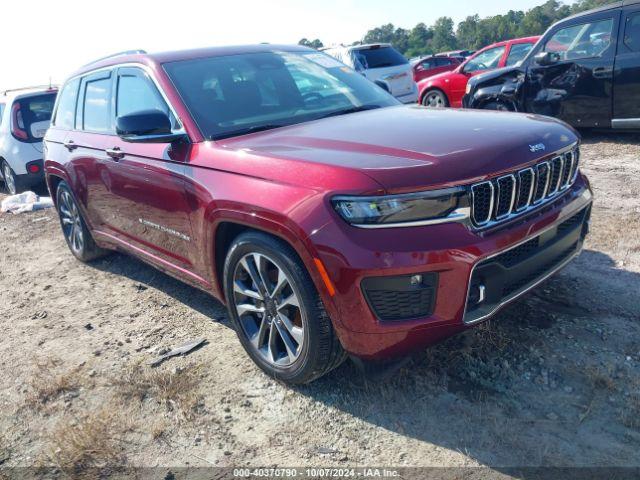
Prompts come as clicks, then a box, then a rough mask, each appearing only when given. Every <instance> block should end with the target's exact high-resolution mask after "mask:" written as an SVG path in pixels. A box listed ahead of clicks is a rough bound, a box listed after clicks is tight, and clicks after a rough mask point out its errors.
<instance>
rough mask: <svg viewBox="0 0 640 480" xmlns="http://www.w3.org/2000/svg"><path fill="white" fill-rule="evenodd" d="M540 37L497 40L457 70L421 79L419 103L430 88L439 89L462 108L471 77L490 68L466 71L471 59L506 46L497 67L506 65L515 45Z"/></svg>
mask: <svg viewBox="0 0 640 480" xmlns="http://www.w3.org/2000/svg"><path fill="white" fill-rule="evenodd" d="M539 39H540V37H525V38H517V39H514V40H508V41H504V42H497V43H494V44H492V45H488V46H486V47H484V48H483V49H481V50H478V51H477V52H476V53H475V54H473V55H472V56H471V57H469V58H467V60H466V61H465V62H463V63H461V64H460V65H459V66H458V67H457V68H456V69H455V70H452V71H449V72H445V73H441V74H439V75H434V76H431V77H429V78H427V79H424V80H421V81H419V82H418V103H422V98H423V96H424V95H425V93H427V92H428V91H429V90H433V89H437V90H442V91H443V92H444V93H445V95H446V96H447V100H448V101H449V106H450V107H453V108H462V97H464V94H465V90H466V88H467V82H468V81H469V79H470V78H471V77H474V76H475V75H478V74H480V73H484V72H488V71H489V70H478V71H472V72H465V71H464V70H465V65H467V63H469V61H470V60H472V59H474V58H476V57H477V56H478V55H481V54H482V53H483V52H486V51H487V50H490V49H492V48H496V47H502V46H504V47H505V51H504V53H503V54H502V58H500V62H499V63H498V66H497V67H496V68H502V67H504V66H505V65H506V62H507V58H508V57H509V53H510V52H511V48H512V47H513V45H519V44H523V43H530V44H531V45H534V44H535V43H536V42H537V41H538V40H539Z"/></svg>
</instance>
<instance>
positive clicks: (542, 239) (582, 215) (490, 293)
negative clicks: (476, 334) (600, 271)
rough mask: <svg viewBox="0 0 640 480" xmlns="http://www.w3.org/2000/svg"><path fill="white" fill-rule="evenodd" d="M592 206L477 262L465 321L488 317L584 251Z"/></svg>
mask: <svg viewBox="0 0 640 480" xmlns="http://www.w3.org/2000/svg"><path fill="white" fill-rule="evenodd" d="M589 215H590V207H587V208H583V209H582V210H581V211H579V212H577V213H575V214H573V215H572V216H571V217H569V218H567V219H565V220H563V221H562V222H561V223H559V224H557V225H555V226H552V227H550V228H548V229H547V230H544V231H543V232H541V233H539V234H538V235H537V236H535V237H533V238H530V239H528V240H527V241H525V242H523V243H521V244H519V245H517V246H515V247H512V248H510V249H508V250H506V251H503V252H501V253H499V254H497V255H495V256H493V257H489V258H486V259H484V260H482V261H480V262H479V263H477V264H476V265H475V266H474V267H473V269H472V273H471V276H470V278H469V291H468V295H467V304H466V310H465V315H464V322H465V323H474V322H477V321H480V320H482V319H484V318H488V317H489V316H490V315H492V314H493V313H494V312H495V311H497V309H498V308H499V307H500V306H501V305H504V304H505V303H507V302H510V301H511V300H513V299H514V298H516V297H517V296H519V295H521V294H522V293H523V292H525V291H527V290H528V289H530V288H532V287H533V286H534V285H536V284H537V283H539V282H540V281H541V280H543V279H544V278H546V277H547V276H548V275H549V274H551V273H552V272H554V271H556V270H557V269H558V268H559V267H561V266H562V265H564V264H565V263H566V262H567V261H568V260H569V259H570V258H571V257H572V256H573V255H575V254H576V253H577V252H579V251H580V249H581V247H582V242H583V241H584V238H585V236H586V234H587V231H588V222H589Z"/></svg>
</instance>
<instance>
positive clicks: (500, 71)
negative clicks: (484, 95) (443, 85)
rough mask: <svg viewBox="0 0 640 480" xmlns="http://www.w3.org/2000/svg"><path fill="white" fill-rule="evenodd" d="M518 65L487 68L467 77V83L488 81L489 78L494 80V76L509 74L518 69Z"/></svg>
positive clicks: (476, 83)
mask: <svg viewBox="0 0 640 480" xmlns="http://www.w3.org/2000/svg"><path fill="white" fill-rule="evenodd" d="M519 70H520V67H518V66H515V65H513V66H510V67H502V68H496V69H495V70H489V71H488V72H485V73H481V74H479V75H476V76H475V77H472V78H470V79H469V83H470V84H471V85H478V84H479V83H484V82H488V81H491V80H495V79H496V78H499V77H502V76H503V75H506V74H510V73H511V72H516V71H519Z"/></svg>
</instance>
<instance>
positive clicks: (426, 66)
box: [418, 58, 436, 70]
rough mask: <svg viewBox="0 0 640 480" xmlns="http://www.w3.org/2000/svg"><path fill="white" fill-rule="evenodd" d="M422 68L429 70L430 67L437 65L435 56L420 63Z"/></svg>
mask: <svg viewBox="0 0 640 480" xmlns="http://www.w3.org/2000/svg"><path fill="white" fill-rule="evenodd" d="M418 65H419V67H420V68H421V69H422V70H429V69H430V68H433V67H435V65H436V60H435V58H430V59H429V60H424V61H423V62H421V63H419V64H418Z"/></svg>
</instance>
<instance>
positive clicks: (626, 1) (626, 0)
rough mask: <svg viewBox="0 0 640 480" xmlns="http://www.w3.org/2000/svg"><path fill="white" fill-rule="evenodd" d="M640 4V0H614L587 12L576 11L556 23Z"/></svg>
mask: <svg viewBox="0 0 640 480" xmlns="http://www.w3.org/2000/svg"><path fill="white" fill-rule="evenodd" d="M638 4H640V0H623V1H621V2H614V3H610V4H608V5H604V6H602V7H598V8H593V9H591V10H587V11H585V12H580V13H576V14H575V15H571V16H570V17H567V18H563V19H562V20H559V21H558V22H556V23H555V24H554V25H558V24H561V23H564V22H566V21H568V20H571V19H573V18H580V17H585V16H587V15H591V14H593V13H598V12H606V11H607V10H615V9H616V8H622V7H626V6H627V5H638Z"/></svg>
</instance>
